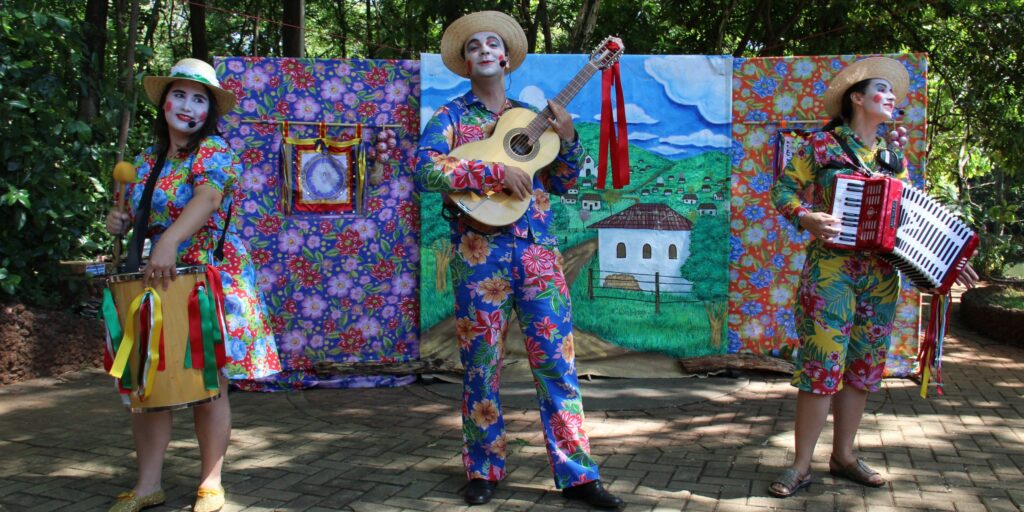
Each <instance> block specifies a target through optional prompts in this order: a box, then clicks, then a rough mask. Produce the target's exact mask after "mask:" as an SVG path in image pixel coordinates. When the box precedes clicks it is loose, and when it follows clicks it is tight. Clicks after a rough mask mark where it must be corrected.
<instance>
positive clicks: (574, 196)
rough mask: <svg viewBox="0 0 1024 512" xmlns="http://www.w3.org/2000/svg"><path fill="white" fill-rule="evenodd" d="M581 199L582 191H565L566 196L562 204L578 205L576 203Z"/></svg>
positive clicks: (563, 196)
mask: <svg viewBox="0 0 1024 512" xmlns="http://www.w3.org/2000/svg"><path fill="white" fill-rule="evenodd" d="M579 197H580V189H578V188H570V189H569V190H566V191H565V194H564V195H562V204H576V201H578V200H579Z"/></svg>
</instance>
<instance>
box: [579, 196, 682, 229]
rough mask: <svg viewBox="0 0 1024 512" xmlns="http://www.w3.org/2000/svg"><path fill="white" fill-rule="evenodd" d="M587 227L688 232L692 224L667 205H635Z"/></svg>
mask: <svg viewBox="0 0 1024 512" xmlns="http://www.w3.org/2000/svg"><path fill="white" fill-rule="evenodd" d="M589 227H591V228H594V229H601V228H618V229H658V230H664V231H690V230H692V229H693V223H692V222H690V219H687V218H686V217H683V216H682V215H680V214H678V213H676V211H675V210H673V209H672V208H669V207H668V206H667V205H664V204H644V203H637V204H634V205H633V206H630V207H629V208H626V209H625V210H622V211H621V212H619V213H616V214H615V215H612V216H611V217H608V218H606V219H604V220H601V221H598V222H595V223H593V224H591V225H590V226H589Z"/></svg>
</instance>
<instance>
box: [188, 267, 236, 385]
mask: <svg viewBox="0 0 1024 512" xmlns="http://www.w3.org/2000/svg"><path fill="white" fill-rule="evenodd" d="M206 281H207V282H206V283H203V282H201V281H200V282H198V283H196V285H195V287H193V288H192V293H190V294H189V298H188V344H187V345H186V348H185V351H186V353H185V368H192V369H197V370H202V372H203V386H204V387H205V388H206V389H208V390H216V389H219V387H220V384H219V382H218V380H217V370H219V369H220V368H223V367H224V364H225V363H226V362H227V356H226V354H225V350H224V339H225V335H226V333H227V331H226V330H225V325H224V289H223V288H222V286H221V282H220V271H219V270H218V269H217V267H214V266H212V265H207V267H206Z"/></svg>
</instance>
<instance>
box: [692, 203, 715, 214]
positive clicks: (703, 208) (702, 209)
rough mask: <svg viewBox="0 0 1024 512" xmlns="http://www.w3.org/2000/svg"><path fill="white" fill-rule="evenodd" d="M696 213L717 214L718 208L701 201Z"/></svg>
mask: <svg viewBox="0 0 1024 512" xmlns="http://www.w3.org/2000/svg"><path fill="white" fill-rule="evenodd" d="M697 215H710V216H715V215H718V208H716V207H715V205H713V204H711V203H701V205H700V206H698V207H697Z"/></svg>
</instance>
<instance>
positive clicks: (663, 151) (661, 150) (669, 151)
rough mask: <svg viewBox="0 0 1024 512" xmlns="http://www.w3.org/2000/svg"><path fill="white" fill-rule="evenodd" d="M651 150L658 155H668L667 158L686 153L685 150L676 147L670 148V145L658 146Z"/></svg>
mask: <svg viewBox="0 0 1024 512" xmlns="http://www.w3.org/2000/svg"><path fill="white" fill-rule="evenodd" d="M649 150H650V151H653V152H655V153H658V154H660V155H666V156H672V155H678V154H679V153H683V152H685V151H686V150H685V149H679V148H677V147H675V146H668V145H665V144H658V145H657V146H654V147H653V148H650V149H649Z"/></svg>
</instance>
